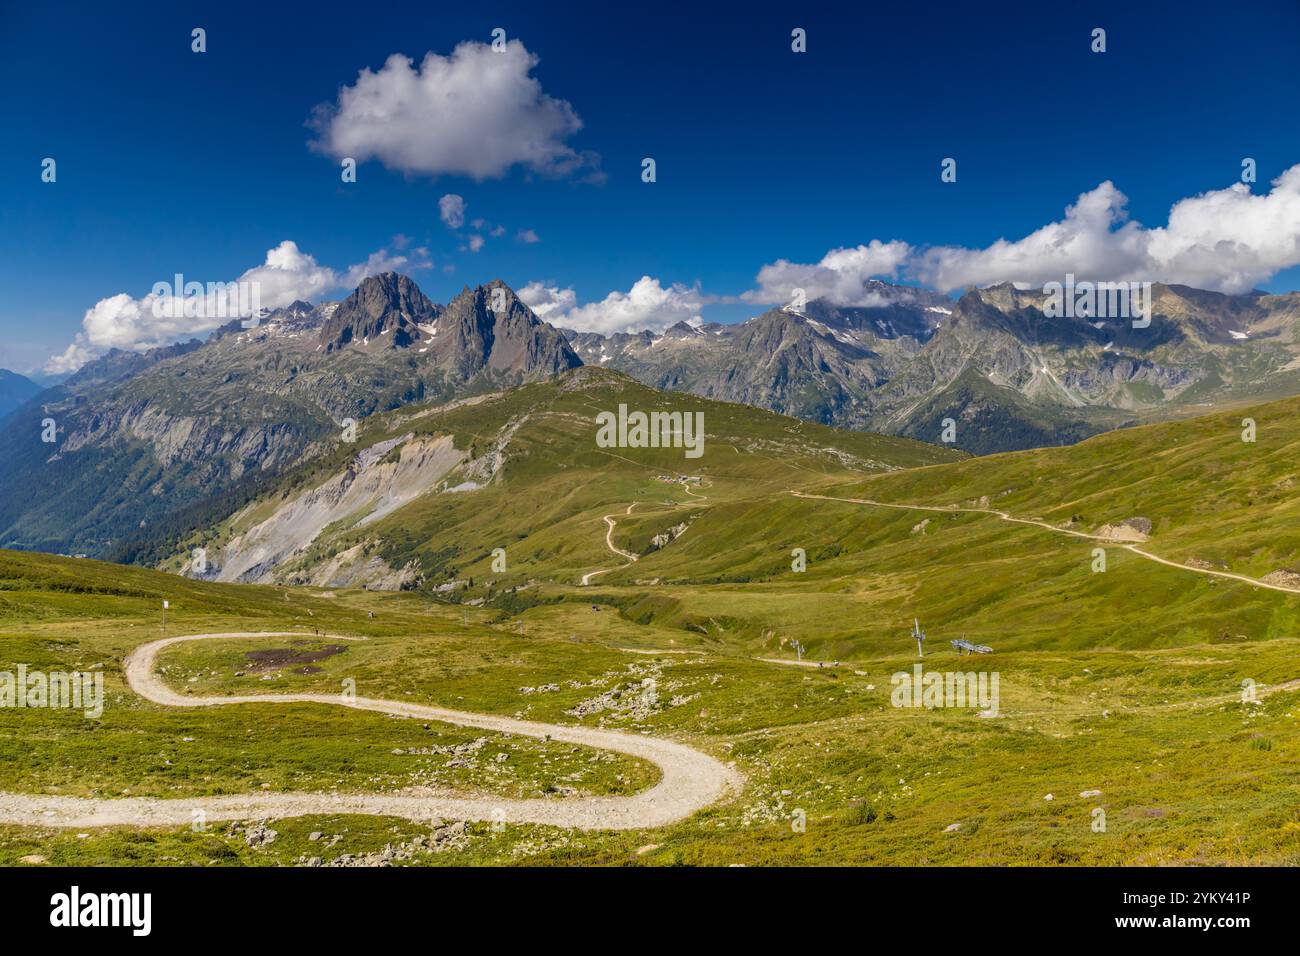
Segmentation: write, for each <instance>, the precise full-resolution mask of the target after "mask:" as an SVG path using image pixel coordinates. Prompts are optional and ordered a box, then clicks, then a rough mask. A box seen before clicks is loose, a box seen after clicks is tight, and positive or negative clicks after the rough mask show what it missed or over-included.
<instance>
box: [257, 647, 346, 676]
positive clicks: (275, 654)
mask: <svg viewBox="0 0 1300 956" xmlns="http://www.w3.org/2000/svg"><path fill="white" fill-rule="evenodd" d="M293 643H294V644H297V645H299V647H298V649H296V650H295V649H294V648H289V647H277V648H268V649H267V650H262V651H244V657H245V658H246V659H247V660H248V661H249V662H250V663H249V668H248V669H249V670H250V671H253V672H254V673H258V674H260V673H262V672H263V671H278V670H284V669H285V668H286V667H291V666H293V665H294V664H298V665H308V666H299V667H298V668H297V669H296V670H295V671H294V673H295V674H316V673H319V672H320V668H319V667H311V666H310V665H312V664H315V663H316V662H317V661H323V660H325V659H326V658H328V657H333V656H334V655H335V654H342V653H343V652H344V651H346V650H347V648H346V647H344V646H343V645H342V644H326V645H324V646H323V647H319V648H317V649H316V650H310V651H309V650H303V649H302V647H301V645H303V644H307V643H309V642H307V641H294V642H293Z"/></svg>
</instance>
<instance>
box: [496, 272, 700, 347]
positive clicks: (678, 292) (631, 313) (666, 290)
mask: <svg viewBox="0 0 1300 956" xmlns="http://www.w3.org/2000/svg"><path fill="white" fill-rule="evenodd" d="M519 297H520V298H521V299H523V301H524V302H525V303H527V304H528V306H529V307H530V308H532V310H533V311H534V312H536V313H537V315H538V317H539V318H544V319H546V321H548V322H550V323H551V324H553V325H557V324H558V325H562V326H565V327H566V328H571V329H577V330H578V331H579V332H600V333H602V334H604V335H610V334H612V333H614V332H641V331H644V330H646V329H649V330H650V331H652V332H661V331H663V330H664V329H666V328H668V326H670V325H675V324H676V323H678V322H688V323H690V324H692V325H698V324H699V323H701V322H702V321H703V319H701V317H700V309H701V308H703V306H704V305H705V304H706V302H707V301H708V300H707V299H706V297H705V296H704V295H703V294H702V293H701V292H700V290H699V288H697V287H691V286H685V285H682V284H680V283H674V284H673V285H670V286H664V285H662V284H661V283H660V282H659V280H658V279H653V278H651V277H650V276H642V277H641V278H640V279H638V280H637V281H636V282H635V283H633V285H632V288H631V289H629V290H628V291H627V292H619V291H614V292H611V293H610V294H609V295H607V296H605V298H603V299H601V300H600V301H599V302H590V303H588V304H587V305H583V306H577V305H576V302H577V298H576V296H575V295H574V292H573V290H572V289H557V288H554V287H547V286H544V285H543V284H541V283H538V282H530V283H529V284H528V285H527V286H525V287H524V289H523V290H522V291H521V292H520V293H519ZM534 302H538V303H539V304H540V305H541V308H542V309H545V310H546V311H545V312H543V311H539V309H538V306H536V305H534V304H533V303H534Z"/></svg>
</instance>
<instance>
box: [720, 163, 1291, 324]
mask: <svg viewBox="0 0 1300 956" xmlns="http://www.w3.org/2000/svg"><path fill="white" fill-rule="evenodd" d="M1127 205H1128V197H1127V196H1125V195H1124V193H1123V192H1121V191H1120V190H1119V189H1118V188H1117V187H1116V186H1115V184H1114V183H1112V182H1110V181H1106V182H1103V183H1101V184H1100V185H1099V186H1097V187H1096V188H1095V189H1091V190H1089V191H1088V192H1085V193H1083V194H1082V195H1080V196H1079V197H1078V199H1077V200H1076V201H1075V202H1074V203H1073V204H1072V205H1069V206H1067V207H1066V209H1065V215H1064V217H1063V218H1061V219H1059V220H1056V221H1054V222H1049V223H1047V224H1046V225H1044V226H1041V227H1039V228H1037V229H1035V230H1034V231H1032V232H1030V233H1029V234H1027V235H1025V236H1023V237H1021V238H1019V239H1014V240H1008V239H998V240H997V241H996V242H993V243H991V244H989V245H987V246H983V247H979V248H968V247H965V246H930V247H928V248H919V247H916V246H911V245H909V244H908V243H905V242H902V241H899V240H894V241H891V242H881V241H880V240H874V239H873V240H872V241H871V242H870V243H869V244H868V245H865V246H857V247H856V248H852V249H835V250H832V251H831V252H828V253H827V254H826V256H825V257H823V259H822V260H821V261H820V262H818V263H815V264H807V265H805V264H799V263H793V262H789V261H786V260H784V259H781V260H778V261H777V262H774V263H772V264H770V265H765V266H763V267H762V269H760V270H759V273H758V288H757V289H755V290H754V291H751V292H747V293H745V295H744V296H743V298H745V299H746V300H748V301H754V302H771V303H777V302H787V301H789V300H790V298H791V297H792V294H793V290H794V289H795V288H803V289H804V290H805V291H806V294H807V296H808V298H809V299H813V298H816V297H818V296H826V297H827V298H829V299H831V301H834V302H837V303H839V304H842V305H862V304H871V303H869V302H866V301H864V299H866V298H869V297H870V295H871V292H870V290H869V289H867V288H866V287H865V282H866V280H867V279H869V278H872V277H885V278H895V277H906V278H910V279H914V280H916V281H918V282H921V283H923V284H925V285H927V286H930V287H932V288H934V289H937V290H939V291H940V292H951V291H953V290H954V289H961V288H964V287H966V286H987V285H994V284H996V283H1000V282H1013V283H1016V284H1018V285H1022V286H1025V287H1033V286H1042V285H1043V284H1044V283H1046V282H1050V281H1058V282H1059V281H1062V280H1063V279H1064V277H1065V275H1066V274H1067V273H1073V274H1074V275H1075V276H1076V277H1078V278H1079V279H1088V280H1092V281H1111V282H1125V281H1126V282H1142V281H1149V282H1166V283H1180V284H1183V285H1190V286H1195V287H1197V288H1201V289H1215V290H1218V291H1220V292H1229V293H1241V292H1247V291H1249V290H1250V289H1252V288H1254V287H1255V286H1257V285H1259V284H1260V283H1262V282H1265V281H1267V280H1268V279H1269V278H1271V277H1272V276H1274V275H1276V274H1277V273H1278V272H1280V271H1281V270H1283V269H1288V268H1291V267H1292V266H1295V265H1300V165H1296V166H1293V167H1291V168H1290V169H1288V170H1287V171H1286V172H1284V173H1283V174H1282V175H1281V176H1279V177H1278V178H1277V179H1275V180H1273V182H1272V183H1271V188H1270V189H1269V190H1268V191H1267V192H1262V193H1252V192H1251V190H1250V188H1249V187H1248V186H1247V185H1246V184H1244V183H1234V184H1233V185H1231V186H1228V187H1226V188H1224V189H1217V190H1210V191H1208V192H1205V193H1201V194H1200V195H1197V196H1190V197H1188V198H1186V199H1180V200H1178V201H1177V202H1176V203H1174V204H1173V206H1172V207H1171V208H1170V210H1169V218H1168V221H1167V223H1166V224H1165V225H1163V226H1156V227H1152V228H1148V227H1146V226H1143V225H1142V224H1141V223H1139V222H1137V221H1134V220H1130V219H1129V217H1128V210H1127Z"/></svg>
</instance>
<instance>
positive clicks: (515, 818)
mask: <svg viewBox="0 0 1300 956" xmlns="http://www.w3.org/2000/svg"><path fill="white" fill-rule="evenodd" d="M288 636H293V637H300V636H301V634H298V633H295V632H278V631H277V632H259V633H244V632H234V633H223V634H190V635H185V636H182V637H168V638H163V639H161V640H157V641H152V642H150V643H148V644H144V645H141V646H140V647H137V648H136V649H135V650H133V651H132V652H131V653H130V654H128V655H127V658H126V661H125V663H124V671H125V676H126V682H127V685H128V686H129V687H130V688H131V689H132V690H133V691H134V692H135V693H137V694H139V695H140V696H141V697H143V698H144V699H146V700H148V701H151V702H153V703H155V704H160V705H162V706H164V707H225V706H231V705H236V704H261V705H267V704H288V703H314V704H328V705H332V706H336V707H354V708H356V709H358V710H371V711H378V712H379V713H384V714H393V715H395V716H399V717H411V718H415V719H420V720H436V721H440V722H442V723H448V724H454V725H456V726H458V727H477V728H480V729H483V730H489V731H493V732H497V733H505V734H520V735H522V736H525V737H536V738H543V739H551V740H557V741H561V742H563V743H571V744H579V745H582V746H585V747H593V748H596V749H598V750H612V751H615V752H617V753H622V754H627V755H628V756H631V757H638V758H640V759H642V760H647V761H649V762H650V763H652V764H654V765H655V766H656V767H658V768H659V770H660V773H661V774H662V776H661V778H660V780H659V782H658V783H657V784H655V786H653V787H651V788H650V789H649V790H646V791H644V792H642V793H639V794H636V795H635V796H631V797H575V798H570V799H565V798H554V799H530V800H506V799H495V798H492V797H452V796H403V795H381V794H374V795H371V794H340V793H249V794H238V795H234V796H222V797H190V798H177V799H164V798H157V797H120V798H105V799H100V798H96V797H58V796H41V795H29V794H16V793H0V823H7V824H19V825H26V826H45V827H100V826H121V825H128V826H141V827H145V826H178V825H189V824H190V823H191V822H193V820H194V819H195V811H202V812H203V814H204V815H205V816H206V819H207V820H209V821H216V820H234V819H247V818H253V817H295V816H307V815H314V814H343V813H360V814H369V815H373V816H389V817H401V818H404V819H408V820H417V821H426V820H431V819H434V818H447V819H456V820H502V821H508V822H512V823H537V824H547V825H550V826H557V827H573V828H577V829H582V830H636V829H643V828H651V827H661V826H666V825H668V824H671V823H675V822H676V821H678V820H682V819H684V818H686V817H689V816H691V815H692V814H693V813H695V812H697V811H698V810H701V809H703V808H704V807H706V806H708V805H710V804H712V803H714V802H716V801H718V800H721V799H724V798H726V797H728V796H730V795H732V794H734V793H737V792H739V789H740V787H741V785H742V783H743V778H742V777H741V775H740V774H739V773H737V772H736V771H735V770H732V769H731V768H730V767H728V766H726V765H725V764H723V763H722V762H721V761H719V760H717V759H715V758H714V757H710V756H709V755H707V754H704V753H701V752H700V751H698V750H695V749H693V748H691V747H688V746H686V745H685V744H679V743H675V742H673V741H670V740H664V739H662V738H656V737H647V736H642V735H640V734H630V733H621V732H618V731H612V730H596V729H593V728H587V727H568V726H564V725H561V724H546V723H540V722H537V721H528V720H515V719H513V718H510V717H498V716H495V715H491V714H476V713H471V712H469V711H459V710H447V709H445V708H442V707H432V706H427V705H421V704H411V703H406V702H402V701H392V700H380V699H377V698H370V697H356V698H353V699H351V700H345V699H344V698H343V697H342V696H341V695H336V694H249V695H239V696H231V697H190V696H187V695H184V694H178V693H176V692H175V691H174V690H172V689H171V688H170V687H168V686H167V685H166V684H164V683H163V682H162V680H161V679H159V677H158V675H157V674H155V673H154V663H155V661H156V659H157V656H158V653H159V651H162V650H163V649H165V648H167V647H171V646H173V645H175V644H179V643H182V642H185V641H201V640H211V639H216V638H224V639H234V638H267V637H288Z"/></svg>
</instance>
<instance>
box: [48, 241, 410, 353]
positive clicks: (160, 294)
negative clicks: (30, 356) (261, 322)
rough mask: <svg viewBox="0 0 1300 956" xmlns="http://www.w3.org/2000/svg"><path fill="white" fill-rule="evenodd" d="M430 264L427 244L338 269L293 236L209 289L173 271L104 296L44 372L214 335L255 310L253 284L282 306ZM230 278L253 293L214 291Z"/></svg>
mask: <svg viewBox="0 0 1300 956" xmlns="http://www.w3.org/2000/svg"><path fill="white" fill-rule="evenodd" d="M430 265H431V263H430V262H429V261H428V255H427V250H425V249H423V248H419V249H415V250H412V254H411V255H410V256H407V255H401V254H392V253H389V252H388V250H386V249H381V250H379V251H378V252H374V253H371V254H370V255H369V256H368V257H367V258H366V260H365V261H364V262H361V263H358V264H356V265H353V266H350V267H348V268H347V269H345V270H343V271H342V272H337V271H335V270H334V269H331V268H330V267H329V266H324V265H321V264H320V263H318V262H317V261H316V259H315V258H314V257H313V256H311V255H309V254H308V253H306V252H303V251H302V250H301V249H300V248H298V244H297V243H296V242H293V241H292V240H288V239H286V240H285V241H283V242H281V243H280V244H279V245H278V246H276V247H275V248H273V249H269V250H267V253H266V258H265V260H264V261H263V262H262V263H261V264H259V265H256V266H253V267H252V268H251V269H247V270H245V271H244V272H243V273H242V274H241V275H240V276H239V277H238V278H237V279H235V280H224V279H220V280H217V279H214V280H212V282H208V281H207V280H203V281H202V286H203V291H202V292H199V291H198V290H195V291H194V292H192V293H187V292H186V290H184V289H173V288H171V286H172V285H173V284H174V277H173V276H166V277H164V278H163V279H161V280H160V282H159V283H156V284H155V287H154V288H153V289H152V290H151V291H150V292H148V293H147V294H146V295H144V296H142V297H140V298H136V297H134V296H132V295H130V294H128V293H126V292H119V293H117V294H116V295H111V296H108V297H107V298H104V299H100V300H99V301H98V302H96V303H95V304H94V305H93V306H91V307H90V308H89V309H87V310H86V313H85V315H84V316H83V317H82V320H81V331H80V332H78V333H77V335H76V337H75V339H74V340H73V341H72V343H71V344H70V345H69V346H68V347H67V348H66V349H65V350H64V351H63V352H62V353H60V354H58V355H55V356H52V357H51V358H50V360H49V361H48V362H47V363H46V364H45V371H46V372H48V373H50V374H60V373H64V372H72V371H76V370H77V369H78V368H80V367H81V366H82V365H84V364H85V363H86V362H88V361H90V360H91V359H93V358H96V357H97V356H99V355H101V354H103V353H104V352H105V351H107V350H108V349H110V348H119V349H134V350H143V349H148V348H153V347H155V346H159V345H166V344H168V343H171V342H175V341H178V340H182V339H187V338H190V337H192V336H196V335H203V334H205V333H207V332H211V331H212V330H213V329H216V328H218V327H219V326H222V325H225V324H226V323H227V322H230V321H231V320H232V319H234V318H236V317H240V318H243V317H247V316H248V315H249V314H251V312H249V311H239V310H237V308H236V307H237V306H238V305H244V304H249V303H250V302H251V301H252V294H251V290H252V289H253V288H256V290H257V302H258V304H259V305H260V306H261V308H263V309H278V308H282V307H283V306H286V305H289V304H291V303H292V302H295V301H297V300H299V299H304V300H307V301H320V298H321V296H322V295H323V294H325V293H327V292H330V291H332V290H335V289H341V288H344V287H353V286H355V285H356V284H357V283H359V282H360V281H361V280H362V279H364V278H365V277H366V276H370V275H377V274H379V273H381V272H390V271H393V270H397V269H404V270H406V271H411V270H413V269H420V268H428V267H429V266H430ZM183 278H184V281H185V283H186V285H187V286H188V285H189V284H190V283H191V282H199V281H200V280H198V278H197V277H195V276H185V277H183ZM228 281H229V282H230V284H231V285H232V286H233V285H234V284H235V283H240V284H243V285H244V287H245V289H246V290H249V292H248V294H247V295H246V296H245V297H244V298H242V299H241V298H240V297H239V296H236V295H233V294H227V293H226V292H223V291H222V290H215V291H214V290H213V289H212V284H213V283H220V284H222V285H225V284H226V283H227V282H228Z"/></svg>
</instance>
